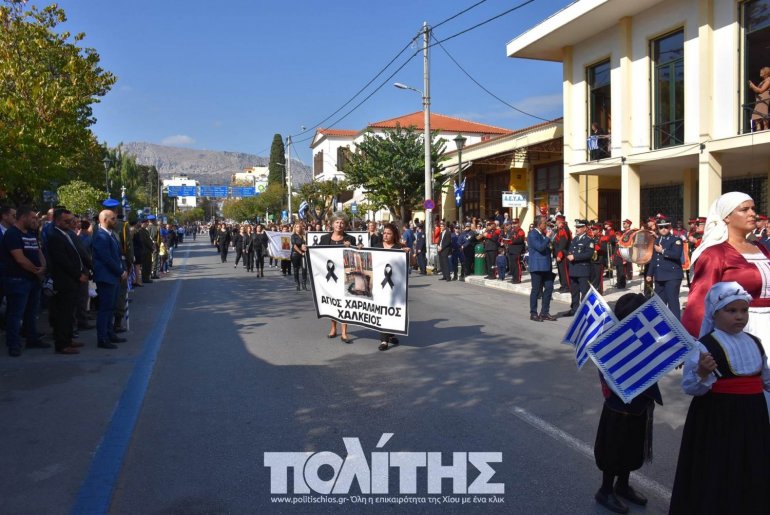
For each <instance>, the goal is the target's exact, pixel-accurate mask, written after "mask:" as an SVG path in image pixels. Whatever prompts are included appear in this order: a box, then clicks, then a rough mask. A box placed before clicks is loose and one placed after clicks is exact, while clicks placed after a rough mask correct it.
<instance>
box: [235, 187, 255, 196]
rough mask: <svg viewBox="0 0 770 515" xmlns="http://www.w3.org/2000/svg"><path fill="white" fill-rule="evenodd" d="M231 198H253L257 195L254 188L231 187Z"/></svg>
mask: <svg viewBox="0 0 770 515" xmlns="http://www.w3.org/2000/svg"><path fill="white" fill-rule="evenodd" d="M232 190H233V197H254V196H256V195H257V192H256V191H255V188H254V187H239V186H233V188H232Z"/></svg>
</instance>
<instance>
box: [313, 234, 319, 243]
mask: <svg viewBox="0 0 770 515" xmlns="http://www.w3.org/2000/svg"><path fill="white" fill-rule="evenodd" d="M313 245H318V235H317V234H316V235H314V236H313Z"/></svg>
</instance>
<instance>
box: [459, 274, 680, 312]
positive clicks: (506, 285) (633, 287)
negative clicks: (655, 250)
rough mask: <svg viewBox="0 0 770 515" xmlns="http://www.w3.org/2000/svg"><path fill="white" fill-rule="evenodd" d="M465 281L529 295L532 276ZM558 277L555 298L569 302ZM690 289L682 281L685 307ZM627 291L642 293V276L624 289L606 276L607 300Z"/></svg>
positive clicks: (613, 300) (481, 278) (471, 277)
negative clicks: (501, 279)
mask: <svg viewBox="0 0 770 515" xmlns="http://www.w3.org/2000/svg"><path fill="white" fill-rule="evenodd" d="M465 282H466V283H469V284H474V285H476V286H484V287H486V288H495V289H498V290H506V291H510V292H511V293H517V294H520V295H529V292H530V289H531V286H530V276H529V274H528V273H526V272H525V273H524V276H523V277H522V281H521V283H519V284H513V283H511V280H510V279H509V278H506V279H505V280H504V281H500V280H498V279H486V278H485V276H483V275H472V276H469V277H466V278H465ZM558 282H559V281H558V278H557V280H556V284H555V288H556V289H554V292H553V300H558V301H561V302H566V303H567V304H569V303H570V302H571V300H572V299H571V296H570V294H569V293H559V292H558V291H557V289H558ZM689 291H690V290H689V289H688V288H687V281H684V280H683V281H682V287H681V289H680V290H679V302H680V304H681V306H682V307H683V308H684V305H685V302H687V294H688V293H689ZM625 293H642V278H640V277H636V276H635V277H634V278H633V279H632V280H630V281H627V282H626V288H625V289H623V290H620V289H618V288H615V287H612V286H610V279H607V278H605V279H604V298H605V300H607V302H615V301H616V300H618V299H619V298H620V297H621V296H622V295H623V294H625Z"/></svg>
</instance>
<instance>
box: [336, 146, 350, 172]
mask: <svg viewBox="0 0 770 515" xmlns="http://www.w3.org/2000/svg"><path fill="white" fill-rule="evenodd" d="M349 161H350V149H349V148H348V147H337V171H340V172H344V171H345V167H346V166H347V164H348V162H349Z"/></svg>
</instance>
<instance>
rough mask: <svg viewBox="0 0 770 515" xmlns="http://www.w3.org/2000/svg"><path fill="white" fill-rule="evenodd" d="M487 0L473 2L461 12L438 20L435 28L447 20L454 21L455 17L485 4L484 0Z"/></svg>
mask: <svg viewBox="0 0 770 515" xmlns="http://www.w3.org/2000/svg"><path fill="white" fill-rule="evenodd" d="M486 1H487V0H481V1H479V2H476V3H475V4H473V5H472V6H470V7H468V8H467V9H463V10H462V11H460V12H459V13H457V14H453V15H452V16H450V17H449V18H447V19H446V20H443V21H440V22H438V23H437V24H435V25H434V26H433V28H434V29H437V28H438V27H441V26H442V25H443V24H445V23H447V22H449V21H452V20H454V19H455V18H457V17H458V16H460V15H463V14H465V13H467V12H468V11H470V10H471V9H473V8H474V7H478V6H480V5H481V4H483V3H484V2H486Z"/></svg>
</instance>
